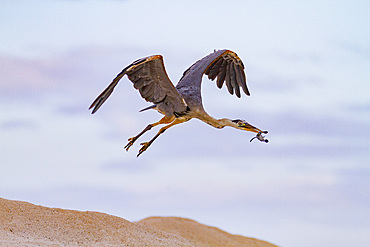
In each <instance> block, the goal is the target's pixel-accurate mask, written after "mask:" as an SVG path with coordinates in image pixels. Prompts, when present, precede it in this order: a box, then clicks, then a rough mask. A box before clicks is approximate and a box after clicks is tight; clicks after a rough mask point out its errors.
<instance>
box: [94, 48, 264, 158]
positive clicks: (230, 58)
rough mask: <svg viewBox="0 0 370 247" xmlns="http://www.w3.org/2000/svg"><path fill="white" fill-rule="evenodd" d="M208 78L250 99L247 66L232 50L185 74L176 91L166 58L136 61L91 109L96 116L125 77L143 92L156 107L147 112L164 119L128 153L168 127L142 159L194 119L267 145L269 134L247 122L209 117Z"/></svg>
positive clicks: (146, 144) (214, 55)
mask: <svg viewBox="0 0 370 247" xmlns="http://www.w3.org/2000/svg"><path fill="white" fill-rule="evenodd" d="M204 74H206V75H208V78H209V79H211V80H214V79H215V78H217V86H218V87H219V88H221V87H222V86H223V84H224V83H225V84H226V86H227V89H228V91H229V92H230V93H231V94H234V92H235V94H236V96H237V97H240V96H241V94H240V88H241V89H242V90H243V91H244V93H245V94H246V95H249V91H248V88H247V84H246V77H245V74H244V65H243V63H242V61H241V59H240V58H239V57H238V56H237V55H236V53H234V52H232V51H230V50H219V51H215V52H213V53H211V54H209V55H208V56H206V57H204V58H203V59H201V60H199V61H197V62H195V63H194V64H193V65H192V66H190V67H189V68H188V69H187V70H186V71H185V72H184V74H183V76H182V78H181V79H180V81H179V83H178V84H177V86H176V87H174V85H173V84H172V82H171V81H170V80H169V78H168V76H167V73H166V71H165V68H164V64H163V57H162V56H161V55H155V56H150V57H146V58H142V59H139V60H136V61H135V62H133V63H132V64H130V65H129V66H127V67H126V68H124V69H123V70H122V72H121V73H119V74H118V75H117V77H116V78H115V79H114V80H113V82H112V83H111V84H110V85H109V86H108V87H107V88H106V89H105V90H104V91H103V92H102V93H101V94H100V95H99V96H98V97H97V98H96V100H95V101H94V102H93V103H92V104H91V106H90V108H89V109H91V108H93V107H94V109H93V111H92V113H95V112H96V111H97V110H98V109H99V108H100V106H101V105H102V104H103V103H104V102H105V100H106V99H107V98H108V97H109V96H110V94H111V93H112V92H113V89H114V87H115V86H116V85H117V83H118V82H119V80H120V79H121V78H122V77H123V76H124V75H127V76H128V78H129V79H130V80H131V81H132V82H133V84H134V87H135V88H136V89H138V90H139V92H140V94H141V96H142V97H143V98H144V99H145V100H146V101H149V102H152V103H154V105H152V106H150V107H148V108H146V109H144V110H147V109H154V110H157V111H158V112H160V113H161V114H163V115H164V117H163V118H162V119H161V120H160V121H158V122H156V123H153V124H149V125H148V126H147V127H146V128H145V129H144V130H143V131H142V132H140V133H139V134H138V135H137V136H135V137H132V138H130V139H129V143H128V144H127V145H126V147H125V148H126V150H128V149H129V148H130V147H131V146H132V145H133V144H134V142H135V141H136V140H137V139H138V138H139V137H140V136H141V135H142V134H144V133H145V132H146V131H148V130H150V129H151V128H152V127H154V126H157V125H159V124H167V125H166V126H165V127H163V128H161V129H160V130H159V132H158V133H157V135H155V136H154V138H153V139H152V140H150V141H149V142H144V143H142V145H143V146H142V148H141V149H140V151H139V154H138V156H139V155H140V154H141V153H142V152H144V151H145V150H146V149H147V148H148V147H149V146H150V145H151V144H152V143H153V141H154V140H155V139H156V138H157V137H158V136H159V135H160V134H162V133H163V132H164V131H165V130H166V129H168V128H170V127H172V126H174V125H176V124H180V123H183V122H186V121H188V120H190V119H192V118H197V119H200V120H202V121H203V122H205V123H207V124H209V125H211V126H213V127H215V128H223V127H225V126H231V127H234V128H237V129H242V130H247V131H252V132H255V133H258V134H259V135H260V137H259V138H258V139H259V140H261V141H266V142H267V140H265V139H263V137H261V133H267V131H262V130H260V129H258V128H256V127H254V126H252V125H250V124H248V123H247V122H245V121H244V120H239V119H237V120H230V119H226V118H223V119H215V118H213V117H211V116H210V115H208V113H207V112H206V111H205V110H204V108H203V104H202V97H201V84H202V77H203V75H204Z"/></svg>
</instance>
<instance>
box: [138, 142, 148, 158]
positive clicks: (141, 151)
mask: <svg viewBox="0 0 370 247" xmlns="http://www.w3.org/2000/svg"><path fill="white" fill-rule="evenodd" d="M150 144H152V143H151V142H143V143H140V145H142V147H141V148H140V150H139V153H138V154H137V156H136V157H139V156H140V155H141V154H142V153H144V152H145V150H147V149H148V147H149V146H150Z"/></svg>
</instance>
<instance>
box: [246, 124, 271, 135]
mask: <svg viewBox="0 0 370 247" xmlns="http://www.w3.org/2000/svg"><path fill="white" fill-rule="evenodd" d="M241 127H243V128H244V129H245V130H247V131H251V132H254V133H264V134H267V131H262V130H260V129H259V128H257V127H254V126H253V125H251V124H249V123H245V124H244V125H243V126H241Z"/></svg>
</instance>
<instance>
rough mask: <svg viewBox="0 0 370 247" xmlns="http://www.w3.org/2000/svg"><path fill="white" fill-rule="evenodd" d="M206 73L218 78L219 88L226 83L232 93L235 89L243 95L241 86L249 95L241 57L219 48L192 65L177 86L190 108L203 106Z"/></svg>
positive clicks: (236, 92) (212, 77)
mask: <svg viewBox="0 0 370 247" xmlns="http://www.w3.org/2000/svg"><path fill="white" fill-rule="evenodd" d="M204 74H205V75H207V76H208V78H209V79H210V80H215V79H216V78H217V81H216V85H217V87H218V88H222V86H223V84H226V87H227V90H228V91H229V93H230V94H234V91H235V94H236V96H237V97H241V90H240V87H241V88H242V89H243V91H244V93H245V94H246V95H249V91H248V88H247V84H246V78H245V73H244V64H243V62H242V61H241V59H240V58H239V57H238V55H237V54H236V53H235V52H233V51H230V50H218V51H215V52H213V53H211V54H209V55H208V56H205V57H204V58H202V59H201V60H199V61H197V62H195V63H194V64H193V65H192V66H190V67H189V68H188V69H187V70H186V71H185V72H184V74H183V76H182V77H181V79H180V81H179V83H178V84H177V86H176V88H177V90H178V91H179V92H180V94H181V95H182V96H183V97H184V99H185V101H186V103H187V104H188V105H189V107H190V108H192V106H193V107H202V97H201V84H202V77H203V75H204Z"/></svg>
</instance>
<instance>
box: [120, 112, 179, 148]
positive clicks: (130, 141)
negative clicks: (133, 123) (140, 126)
mask: <svg viewBox="0 0 370 247" xmlns="http://www.w3.org/2000/svg"><path fill="white" fill-rule="evenodd" d="M174 119H175V116H170V117H168V116H164V117H163V118H162V119H161V120H159V121H158V122H156V123H152V124H149V125H148V126H146V128H145V129H144V130H143V131H141V132H140V133H139V134H138V135H137V136H134V137H131V138H129V139H128V143H127V145H126V146H125V149H126V151H128V150H129V148H130V147H131V146H132V145H133V144H134V142H135V141H136V140H137V139H138V138H139V137H140V136H142V135H143V134H144V133H145V132H147V131H148V130H150V129H151V128H153V127H154V126H157V125H159V124H168V123H171V122H173V121H174Z"/></svg>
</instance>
